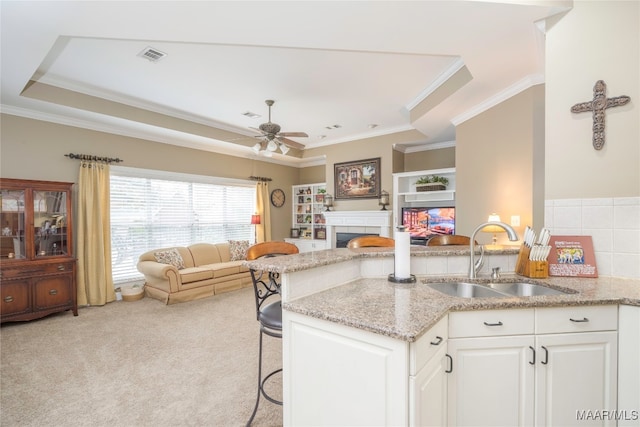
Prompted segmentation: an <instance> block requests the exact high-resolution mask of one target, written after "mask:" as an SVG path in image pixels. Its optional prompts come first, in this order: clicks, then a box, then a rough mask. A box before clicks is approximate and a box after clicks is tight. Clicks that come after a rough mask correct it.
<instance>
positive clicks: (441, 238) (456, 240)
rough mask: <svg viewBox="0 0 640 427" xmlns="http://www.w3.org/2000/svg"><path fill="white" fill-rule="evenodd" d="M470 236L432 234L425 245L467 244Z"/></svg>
mask: <svg viewBox="0 0 640 427" xmlns="http://www.w3.org/2000/svg"><path fill="white" fill-rule="evenodd" d="M470 242H471V238H470V237H469V236H463V235H461V234H440V235H438V236H433V237H432V238H430V239H429V240H428V241H427V246H450V245H466V246H469V243H470Z"/></svg>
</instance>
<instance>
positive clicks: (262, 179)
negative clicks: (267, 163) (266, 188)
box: [249, 175, 273, 182]
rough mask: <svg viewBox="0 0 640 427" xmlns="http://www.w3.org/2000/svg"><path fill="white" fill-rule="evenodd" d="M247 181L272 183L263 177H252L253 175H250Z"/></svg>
mask: <svg viewBox="0 0 640 427" xmlns="http://www.w3.org/2000/svg"><path fill="white" fill-rule="evenodd" d="M249 179H250V180H252V181H262V182H268V181H273V180H272V179H271V178H266V177H264V176H253V175H251V176H250V177H249Z"/></svg>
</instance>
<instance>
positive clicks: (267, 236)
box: [256, 181, 271, 243]
mask: <svg viewBox="0 0 640 427" xmlns="http://www.w3.org/2000/svg"><path fill="white" fill-rule="evenodd" d="M270 208H271V205H270V204H269V184H268V183H267V182H264V181H260V182H258V183H257V184H256V213H257V214H258V215H260V225H256V235H257V240H258V243H260V242H269V241H271V209H270Z"/></svg>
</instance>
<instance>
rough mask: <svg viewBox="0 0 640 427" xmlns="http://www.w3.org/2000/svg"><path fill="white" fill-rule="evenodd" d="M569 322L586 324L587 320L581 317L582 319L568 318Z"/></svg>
mask: <svg viewBox="0 0 640 427" xmlns="http://www.w3.org/2000/svg"><path fill="white" fill-rule="evenodd" d="M569 320H571V321H572V322H576V323H584V322H588V321H589V319H587V318H586V317H583V318H582V319H572V318H569Z"/></svg>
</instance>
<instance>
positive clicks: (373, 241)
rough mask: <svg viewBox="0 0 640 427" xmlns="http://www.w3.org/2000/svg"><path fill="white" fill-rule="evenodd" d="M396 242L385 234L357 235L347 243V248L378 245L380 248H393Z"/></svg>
mask: <svg viewBox="0 0 640 427" xmlns="http://www.w3.org/2000/svg"><path fill="white" fill-rule="evenodd" d="M395 244H396V241H395V240H394V239H392V238H390V237H383V236H361V237H356V238H354V239H351V240H349V243H347V248H350V249H355V248H370V247H378V248H392V247H394V246H395Z"/></svg>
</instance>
